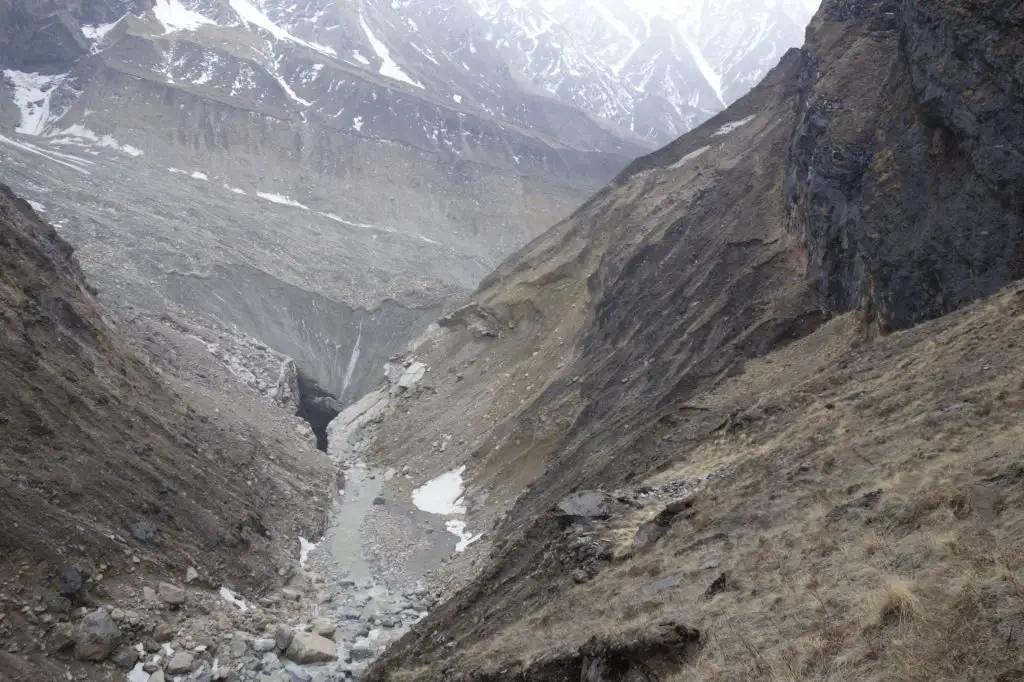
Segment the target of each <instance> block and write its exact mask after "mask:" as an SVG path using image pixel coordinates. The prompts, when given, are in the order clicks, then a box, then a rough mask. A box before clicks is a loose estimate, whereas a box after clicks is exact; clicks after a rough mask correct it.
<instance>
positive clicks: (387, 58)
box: [359, 15, 423, 88]
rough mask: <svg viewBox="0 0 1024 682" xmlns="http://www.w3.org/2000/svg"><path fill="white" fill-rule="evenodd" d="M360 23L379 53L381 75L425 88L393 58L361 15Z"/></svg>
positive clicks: (374, 48)
mask: <svg viewBox="0 0 1024 682" xmlns="http://www.w3.org/2000/svg"><path fill="white" fill-rule="evenodd" d="M359 23H360V24H362V25H363V32H364V33H366V38H367V40H369V41H370V45H371V46H372V47H373V51H374V52H376V53H377V57H378V58H379V59H380V61H381V64H380V75H382V76H385V77H387V78H392V79H394V80H396V81H402V82H403V83H408V84H409V85H412V86H414V87H417V88H423V84H422V83H418V82H416V81H414V80H413V79H412V78H410V77H409V76H408V75H407V74H406V73H405V71H402V68H401V67H400V66H398V64H397V63H396V62H395V61H394V60H392V59H391V51H390V50H388V48H387V46H386V45H385V44H384V43H382V42H381V41H379V40H377V37H376V36H375V35H373V32H372V31H371V30H370V27H369V26H368V25H367V23H366V19H364V18H363V17H362V15H360V16H359Z"/></svg>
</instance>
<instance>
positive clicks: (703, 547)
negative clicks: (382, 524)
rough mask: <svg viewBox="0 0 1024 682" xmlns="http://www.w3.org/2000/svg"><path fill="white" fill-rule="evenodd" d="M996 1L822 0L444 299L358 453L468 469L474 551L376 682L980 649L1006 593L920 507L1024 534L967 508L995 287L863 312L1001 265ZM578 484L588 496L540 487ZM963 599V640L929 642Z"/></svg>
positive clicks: (744, 674) (990, 496)
mask: <svg viewBox="0 0 1024 682" xmlns="http://www.w3.org/2000/svg"><path fill="white" fill-rule="evenodd" d="M1022 12H1024V10H1022V8H1021V7H1019V6H1006V5H998V6H996V5H993V4H987V3H973V2H941V3H930V4H927V6H925V5H923V4H921V3H916V2H910V1H909V0H908V1H905V2H901V1H900V0H829V1H826V2H825V3H824V4H823V6H822V8H821V10H820V11H819V13H818V15H817V16H816V18H815V20H814V21H813V22H812V25H811V28H810V29H809V32H808V39H807V43H806V45H805V47H804V48H803V49H801V50H793V51H791V52H789V53H787V54H786V56H785V57H784V58H783V59H782V61H781V63H780V64H779V65H778V67H777V68H776V69H775V70H774V71H772V73H771V74H770V75H769V76H768V77H767V78H766V79H765V81H764V82H762V83H761V84H760V85H759V86H758V87H757V88H756V89H755V90H754V91H753V92H752V93H751V94H749V95H747V96H746V97H743V98H742V99H740V100H739V101H738V102H736V103H735V104H734V105H733V106H731V107H730V108H729V109H728V110H727V111H726V112H724V113H723V114H721V115H719V116H717V117H715V118H714V119H712V120H711V121H709V122H708V123H707V124H705V125H703V126H701V127H700V128H698V129H697V130H695V131H693V132H691V133H689V134H687V135H685V136H683V137H682V138H680V139H678V140H677V141H676V142H674V143H672V144H671V145H669V146H667V147H665V148H663V149H661V150H659V151H658V152H656V153H654V154H651V155H649V156H646V157H643V158H641V159H639V160H638V161H636V162H635V163H633V164H631V165H630V166H629V167H627V168H626V170H625V171H624V172H623V173H622V174H620V175H619V176H618V178H617V179H616V180H615V181H614V182H613V183H612V184H611V185H610V186H608V187H607V188H605V189H604V190H602V191H601V192H599V193H598V194H596V195H595V196H594V197H593V198H591V199H590V200H589V201H588V202H587V203H586V204H585V205H584V206H583V207H582V208H580V209H579V210H578V211H577V212H576V213H574V214H573V216H572V217H570V218H569V219H568V220H566V221H564V222H562V223H560V224H558V225H556V226H555V227H554V228H553V229H552V230H551V231H549V232H548V233H546V234H545V235H543V236H542V237H540V238H538V239H537V240H535V241H534V242H532V243H531V244H530V245H529V246H527V247H526V248H525V249H523V250H522V251H520V252H519V253H517V254H516V255H515V256H513V257H512V258H511V259H509V260H508V261H506V262H505V263H504V264H503V265H502V266H500V267H499V268H498V270H497V271H496V272H495V273H494V274H492V275H491V276H489V277H488V278H487V279H486V280H485V281H484V283H483V284H482V285H481V287H480V288H479V290H478V291H477V292H476V293H475V294H474V295H473V297H472V301H471V302H470V303H469V304H468V305H467V306H465V307H463V308H461V309H459V310H457V311H455V312H453V313H452V314H450V315H448V316H447V317H445V318H443V319H442V320H441V323H440V328H439V329H438V330H437V331H436V332H434V333H432V334H431V335H429V336H428V337H426V338H425V340H424V343H423V344H422V345H421V346H420V348H419V350H418V351H417V352H418V356H417V357H418V359H420V360H423V361H424V362H426V363H427V364H428V365H429V366H430V367H431V369H432V373H431V375H430V376H432V379H428V384H427V386H426V387H425V388H424V391H423V394H422V395H421V396H420V397H419V398H417V399H415V400H413V401H411V402H410V403H406V404H404V405H403V406H402V408H401V409H400V410H397V411H394V412H392V413H391V414H390V415H388V416H386V417H384V419H383V421H382V422H381V423H380V424H379V425H378V426H377V427H376V431H375V433H376V436H375V438H376V440H375V444H374V449H375V450H376V457H377V459H379V460H381V461H383V462H388V461H393V462H396V463H397V462H402V463H404V464H407V465H410V466H412V467H413V471H414V473H416V474H418V475H422V476H424V477H429V476H430V475H433V474H436V473H437V472H438V470H443V469H444V468H447V467H450V466H452V465H458V464H466V465H467V466H468V472H467V477H468V481H469V490H468V493H467V500H468V502H469V510H470V517H469V520H470V524H471V526H476V527H479V528H481V529H488V530H487V533H486V537H485V539H484V540H483V541H481V542H479V543H477V544H476V545H475V546H474V548H473V549H472V550H471V551H475V552H477V553H483V552H485V551H487V548H488V547H489V548H490V555H489V557H488V558H487V559H486V561H485V562H484V564H483V566H482V567H479V566H478V571H479V572H478V574H477V576H476V578H475V579H474V580H473V581H471V582H470V583H469V584H468V585H467V586H465V587H464V588H463V589H462V590H461V591H460V592H458V593H457V594H456V596H455V597H454V598H453V599H452V600H451V601H450V602H449V603H448V604H446V605H445V606H444V607H443V608H442V609H441V610H439V611H437V612H435V613H434V614H432V615H431V617H430V618H428V619H427V620H426V621H424V622H423V623H422V624H421V625H420V626H418V627H417V629H416V630H414V632H413V633H412V634H411V635H409V636H407V637H406V638H405V639H404V640H403V641H402V643H400V644H399V645H398V646H396V647H395V648H394V649H392V650H391V652H390V653H389V654H388V655H387V656H386V657H385V659H384V660H383V662H381V663H380V664H379V665H377V666H376V667H375V669H374V671H373V674H372V676H371V677H372V678H373V679H382V680H383V679H394V680H398V679H410V680H412V679H474V680H505V679H530V680H547V679H550V680H556V679H559V680H560V679H568V678H572V679H577V678H578V679H587V680H612V679H645V680H658V679H661V680H666V679H681V677H680V676H683V675H695V676H696V677H697V678H699V679H730V680H731V679H735V680H739V679H753V678H758V677H767V676H771V675H772V674H774V672H773V671H775V672H778V671H780V670H781V671H786V672H785V674H786V675H790V676H793V677H797V678H799V677H800V676H808V677H811V678H816V679H821V678H827V677H829V676H833V677H835V678H836V679H863V678H865V677H867V678H870V677H872V676H878V677H880V678H886V677H888V678H891V679H895V678H899V679H918V678H920V679H926V678H927V677H928V676H929V675H931V676H935V675H939V676H942V675H952V676H954V677H958V678H968V677H998V676H999V675H1000V674H1011V673H1010V672H1007V671H1009V670H1011V669H1012V668H1013V665H1014V660H1015V656H1016V655H1018V653H1019V651H1020V644H1019V642H1018V640H1017V639H1016V638H1015V637H1011V639H1010V640H1007V641H1011V642H1012V643H1011V644H1010V645H1009V646H1008V648H1006V649H1005V650H1003V651H1002V652H1001V653H1000V652H997V649H998V646H997V645H996V644H995V643H994V642H995V641H996V640H998V641H1003V640H1002V639H1000V637H1001V635H1000V636H999V637H996V636H992V637H989V636H988V634H987V633H994V632H1000V633H1004V632H1008V628H1010V627H1011V626H1010V625H1009V624H1010V622H1011V621H1010V620H1008V619H1011V618H1012V616H1010V615H1009V614H1011V613H1019V612H1020V609H1021V608H1022V605H1021V601H1020V598H1019V595H1017V596H1015V597H1013V598H1010V599H1009V601H1007V602H1005V608H1003V607H999V608H996V607H995V606H994V604H995V603H996V601H990V602H988V603H987V605H986V603H985V602H984V599H981V598H980V597H979V598H976V597H978V595H979V594H981V593H991V594H997V593H998V594H1001V595H1004V594H1005V592H1003V591H1002V588H1001V587H1000V585H1001V583H1000V580H1001V579H1000V578H999V573H998V571H991V570H989V569H988V568H984V567H980V566H978V567H976V568H977V570H978V571H979V573H978V574H976V579H977V582H976V583H975V586H976V587H977V589H978V591H977V592H972V591H971V589H972V588H969V587H968V586H967V585H959V584H957V585H951V584H950V583H949V581H948V579H947V577H945V576H947V575H948V573H947V572H948V571H953V572H956V571H959V570H967V569H966V566H967V564H968V563H970V561H968V560H967V559H966V556H967V555H964V554H958V553H957V552H959V551H960V550H956V551H953V550H950V546H949V545H948V544H943V543H944V542H945V540H943V539H942V537H946V536H942V533H943V532H945V531H948V532H949V533H952V535H953V536H955V538H956V539H955V540H954V544H955V543H961V544H959V545H958V547H960V548H961V549H963V548H966V547H967V546H970V547H971V549H970V550H967V552H968V554H972V553H976V552H979V551H980V552H988V551H999V550H998V547H999V546H1000V543H1002V542H1005V541H1006V540H1007V539H1008V538H1011V537H1017V536H1019V534H1020V532H1021V529H1022V528H1024V525H1022V523H1024V520H1022V519H1021V517H1020V515H1019V514H1017V513H1015V512H1013V513H1004V512H1000V511H998V510H1009V509H1010V508H1011V507H1012V506H1013V505H1014V504H1016V502H1014V500H1017V499H1018V498H1019V491H1017V490H1016V488H1007V487H1005V486H1004V484H1003V483H1002V481H1006V480H1009V479H1007V478H1006V477H1008V476H1009V477H1011V478H1012V477H1013V474H1011V473H1010V471H1011V470H1012V469H1013V466H1014V465H1013V464H1012V461H1011V460H1012V456H1010V455H1009V454H1008V453H1009V451H1008V450H1006V449H1005V447H1004V446H1003V445H1001V444H1002V443H1005V442H1008V441H1006V439H1007V438H1013V436H1012V433H1013V432H1014V429H1015V428H1016V427H1014V426H1013V424H1012V422H1013V419H1012V414H1013V410H1014V409H1016V407H1015V405H1018V404H1019V401H1020V399H1021V394H1020V388H1019V385H1017V383H1016V382H1017V381H1018V378H1019V372H1018V371H1017V370H1014V369H1012V366H1013V363H1014V362H1015V361H1014V358H1015V357H1018V354H1017V352H1016V351H1014V350H1013V349H1014V348H1016V342H1014V341H1011V339H1012V338H1013V335H1014V334H1016V333H1017V332H1016V331H1014V330H1016V329H1017V326H1018V322H1019V320H1020V319H1021V318H1020V305H1019V301H1020V298H1019V293H1012V292H1011V293H1006V294H1002V295H1001V296H999V297H998V298H996V299H994V300H993V301H992V302H991V303H988V304H985V305H979V306H974V307H972V308H970V309H968V310H967V311H966V312H963V313H959V314H956V315H949V316H947V317H945V318H943V319H942V320H941V321H940V322H937V323H931V324H928V325H924V326H920V327H915V328H914V329H913V330H912V331H909V332H904V333H898V334H894V335H892V336H887V335H888V334H889V333H890V332H893V331H894V330H904V329H907V328H909V327H912V326H913V325H916V324H918V323H921V322H923V321H926V320H929V319H932V318H936V317H939V316H943V315H948V314H949V313H951V312H952V311H956V310H958V309H961V308H963V306H965V305H967V304H968V303H970V302H971V301H974V300H977V299H979V298H982V297H985V296H991V295H994V294H996V293H997V292H998V291H999V289H1000V287H1003V286H1005V285H1007V284H1008V283H1010V282H1013V281H1014V280H1017V279H1020V278H1021V277H1024V260H1022V258H1021V253H1020V244H1021V243H1022V238H1024V210H1022V203H1021V197H1020V191H1019V188H1020V187H1021V186H1022V184H1021V181H1022V180H1024V166H1022V160H1024V141H1022V138H1021V135H1020V131H1021V130H1022V125H1024V101H1022V98H1021V93H1022V92H1024V87H1022V85H1024V83H1022V80H1021V74H1020V71H1019V68H1018V66H1017V65H1018V64H1019V63H1020V62H1021V54H1020V50H1021V45H1020V41H1019V40H1017V37H1018V36H1019V35H1020V31H1021V29H1022V27H1024V13H1022ZM880 337H884V338H880ZM944 349H945V350H944ZM970 349H973V350H970ZM975 410H977V412H975ZM449 415H457V417H452V416H449ZM972 441H976V442H977V443H978V447H977V448H970V453H969V454H968V453H966V452H965V450H964V448H965V447H968V446H967V444H968V443H970V442H972ZM439 444H440V445H439ZM896 472H908V473H907V474H906V475H905V476H904V477H902V478H900V476H899V475H897V473H896ZM1014 480H1016V479H1014ZM588 488H591V489H602V490H604V491H607V493H608V495H609V499H608V502H607V504H605V505H602V506H601V509H602V511H600V512H595V513H593V514H591V513H581V512H572V513H568V512H566V511H565V507H564V505H562V506H561V507H560V503H563V501H564V500H565V498H566V496H567V495H569V494H570V493H572V492H573V491H578V490H581V489H588ZM694 491H696V494H695V495H694V494H693V493H694ZM957 491H959V492H957ZM993 505H994V506H993ZM560 508H561V511H559V509H560ZM985 509H987V510H989V511H982V510H985ZM958 510H959V511H958ZM950 518H953V519H955V521H953V522H949V523H947V520H948V519H950ZM950 524H951V525H950ZM975 527H985V528H987V529H989V531H990V532H989V533H988V534H985V535H983V536H978V535H977V534H976V533H975V532H974V530H972V529H974V528H975ZM872 529H873V530H872ZM940 536H941V537H940ZM876 542H877V543H880V545H873V544H872V543H876ZM879 546H882V547H886V548H887V549H885V550H882V553H883V554H884V555H885V556H887V557H889V561H888V563H887V562H886V560H884V559H879V554H878V552H876V551H875V550H877V549H878V547H879ZM872 547H874V549H872ZM943 548H945V549H943ZM975 555H976V554H975ZM1008 561H1010V563H1011V564H1012V565H1013V566H1014V567H1016V568H1014V569H1013V570H1019V569H1020V568H1021V567H1022V565H1021V562H1020V557H1019V556H1017V555H1014V558H1012V559H1008ZM922 562H923V563H922ZM765 567H771V569H770V570H763V569H764V568H765ZM471 572H472V570H471ZM772 576H777V577H778V580H780V581H782V582H783V583H784V584H788V585H793V586H798V587H795V588H794V589H795V590H796V592H795V593H794V592H793V591H789V592H787V591H786V590H785V589H783V587H782V584H780V583H778V582H777V581H776V580H775V579H774V578H773V577H772ZM999 599H1003V597H999V598H997V601H998V600H999ZM967 603H970V604H971V605H972V607H971V608H975V609H976V610H975V611H972V615H971V616H970V618H969V622H970V626H969V627H970V629H971V631H972V632H974V633H975V634H974V635H972V636H971V638H969V639H970V641H971V644H970V645H968V644H967V643H965V644H964V646H965V647H967V648H968V649H971V650H976V651H980V650H984V651H986V652H987V653H986V654H985V656H984V657H983V659H979V658H977V657H971V660H969V661H968V660H966V659H959V658H958V659H957V663H954V664H951V665H952V666H953V667H952V668H949V667H943V666H944V665H946V664H947V663H948V662H949V661H950V659H949V657H948V656H946V654H945V652H939V651H937V650H935V647H934V646H932V645H931V644H929V642H934V641H936V640H935V638H936V637H938V638H942V637H943V635H941V634H939V633H943V632H952V630H950V628H955V627H959V626H955V625H954V624H955V623H958V622H960V621H958V618H960V616H958V615H957V614H958V609H959V608H960V606H958V605H962V604H967ZM740 614H743V615H742V617H741V616H740ZM822 633H824V634H822ZM944 641H948V639H947V640H944ZM914 665H919V669H918V668H913V667H912V666H914ZM940 670H941V671H945V672H941V673H940V672H939V671H940ZM780 674H781V673H780ZM631 676H632V677H631Z"/></svg>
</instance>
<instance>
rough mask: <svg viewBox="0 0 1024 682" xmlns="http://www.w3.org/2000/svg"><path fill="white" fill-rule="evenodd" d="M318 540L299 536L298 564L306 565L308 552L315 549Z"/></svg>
mask: <svg viewBox="0 0 1024 682" xmlns="http://www.w3.org/2000/svg"><path fill="white" fill-rule="evenodd" d="M318 544H320V543H318V542H310V541H309V540H307V539H306V538H304V537H302V536H299V565H300V566H302V567H303V568H305V567H306V561H307V560H309V553H310V552H312V551H313V550H314V549H316V547H317V545H318Z"/></svg>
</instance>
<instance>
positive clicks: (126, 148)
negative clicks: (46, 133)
mask: <svg viewBox="0 0 1024 682" xmlns="http://www.w3.org/2000/svg"><path fill="white" fill-rule="evenodd" d="M51 137H53V138H54V143H55V144H74V140H71V139H68V138H75V139H77V140H84V141H87V142H91V143H92V144H97V145H99V146H101V147H106V148H108V149H114V150H116V151H119V152H122V153H124V154H127V155H128V156H142V155H143V151H142V150H141V149H139V148H138V147H133V146H131V145H130V144H121V143H120V142H118V141H117V140H116V139H114V138H113V137H112V136H110V135H97V134H96V133H94V132H93V131H91V130H89V129H88V128H86V127H85V126H83V125H81V124H80V123H76V124H74V125H72V126H69V127H67V128H65V129H64V130H59V131H57V132H55V133H53V134H51Z"/></svg>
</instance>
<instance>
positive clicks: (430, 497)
mask: <svg viewBox="0 0 1024 682" xmlns="http://www.w3.org/2000/svg"><path fill="white" fill-rule="evenodd" d="M465 471H466V467H465V465H463V466H461V467H458V468H457V469H452V470H451V471H447V472H445V473H443V474H441V475H440V476H438V477H437V478H435V479H433V480H430V481H427V482H426V483H424V484H423V485H421V486H420V487H419V488H416V490H414V491H413V493H412V503H413V504H415V505H416V507H417V509H420V510H422V511H425V512H427V513H429V514H438V515H441V516H448V515H451V514H465V513H466V507H465V506H464V504H462V501H463V500H462V490H463V484H462V474H463V473H465Z"/></svg>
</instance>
